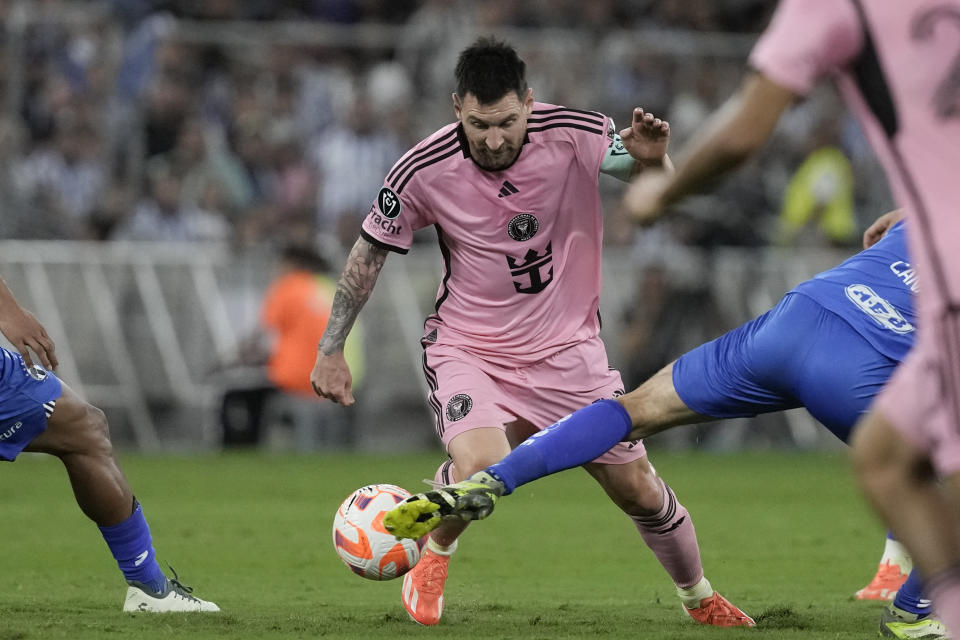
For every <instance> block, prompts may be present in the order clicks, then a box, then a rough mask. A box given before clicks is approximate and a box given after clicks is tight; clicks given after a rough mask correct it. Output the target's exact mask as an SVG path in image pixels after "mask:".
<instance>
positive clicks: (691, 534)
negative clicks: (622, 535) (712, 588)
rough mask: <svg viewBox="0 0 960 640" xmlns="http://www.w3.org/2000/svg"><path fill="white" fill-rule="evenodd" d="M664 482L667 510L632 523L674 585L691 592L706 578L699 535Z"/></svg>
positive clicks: (637, 519)
mask: <svg viewBox="0 0 960 640" xmlns="http://www.w3.org/2000/svg"><path fill="white" fill-rule="evenodd" d="M660 482H661V484H662V485H663V488H664V501H663V508H662V509H660V511H658V512H657V513H655V514H654V515H652V516H645V517H639V516H637V517H633V516H631V520H633V522H634V524H635V525H636V526H637V530H638V531H639V532H640V535H641V536H642V537H643V541H644V542H646V543H647V546H648V547H650V550H651V551H653V554H654V555H655V556H657V560H659V561H660V564H661V565H662V566H663V568H664V569H666V570H667V573H669V574H670V577H671V578H672V579H673V583H674V584H675V585H677V586H678V587H680V588H681V589H687V588H689V587H692V586H694V585H695V584H697V583H698V582H700V580H701V579H702V578H703V564H702V563H701V562H700V547H699V545H698V544H697V532H696V531H695V530H694V528H693V521H692V520H691V519H690V514H689V513H687V510H686V509H685V508H684V506H683V505H682V504H680V503H679V502H678V501H677V497H676V496H675V495H674V494H673V490H672V489H670V487H668V486H667V483H666V482H663V480H660Z"/></svg>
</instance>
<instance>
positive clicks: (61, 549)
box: [0, 452, 883, 640]
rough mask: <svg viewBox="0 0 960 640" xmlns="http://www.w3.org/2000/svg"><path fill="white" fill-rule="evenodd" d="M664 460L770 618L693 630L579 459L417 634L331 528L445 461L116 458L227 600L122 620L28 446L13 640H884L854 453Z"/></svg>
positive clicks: (1, 535) (10, 538)
mask: <svg viewBox="0 0 960 640" xmlns="http://www.w3.org/2000/svg"><path fill="white" fill-rule="evenodd" d="M652 459H653V461H654V463H655V464H656V466H657V469H658V471H659V472H660V473H661V474H662V475H663V476H664V477H665V478H666V479H667V480H668V482H670V484H671V485H672V486H673V487H674V489H675V491H676V493H677V495H678V496H679V497H680V499H681V501H682V502H683V503H684V504H685V505H686V506H687V507H688V509H689V510H690V512H691V513H692V514H693V517H694V522H695V524H696V527H697V532H698V535H699V538H700V545H701V552H702V555H703V561H704V565H705V567H706V572H707V576H708V577H709V578H710V580H711V582H712V583H713V585H714V586H715V587H716V588H717V589H718V590H719V591H721V592H722V593H723V594H724V595H726V596H728V597H729V598H730V599H731V600H732V601H733V602H735V603H736V604H738V605H739V606H740V607H742V608H743V609H744V610H745V611H747V612H748V613H750V614H751V615H753V616H754V617H755V618H756V619H757V621H758V623H759V626H758V628H757V629H752V630H750V629H714V628H705V627H701V626H698V625H695V624H693V623H692V622H690V621H688V620H687V619H686V616H684V615H683V614H682V613H681V611H680V605H679V603H678V600H677V599H676V597H675V596H674V594H673V587H672V584H671V583H670V581H669V579H668V578H667V575H666V573H665V572H664V571H663V569H662V568H661V567H660V566H659V565H658V564H657V563H656V561H655V559H654V558H653V556H652V554H651V553H650V552H649V551H648V550H647V549H646V547H645V546H644V545H643V543H642V541H641V539H640V537H639V536H638V535H637V533H636V531H635V529H634V528H633V525H632V524H631V523H630V522H629V521H628V520H627V519H626V518H625V517H624V516H623V515H622V514H620V512H619V511H618V510H617V509H616V507H614V506H613V504H612V503H611V502H610V501H609V500H607V499H606V497H605V496H604V495H603V493H602V491H601V489H600V488H599V486H597V485H596V484H595V483H594V482H593V481H592V480H591V479H590V478H589V477H588V476H587V475H586V474H585V473H583V472H582V471H579V470H574V471H568V472H566V473H563V474H559V475H556V476H553V477H551V478H547V479H545V480H541V481H538V482H536V483H533V484H530V485H528V486H526V487H522V488H521V489H520V490H518V491H517V493H516V494H515V495H513V496H510V497H507V498H505V499H504V500H503V501H502V502H501V503H500V505H499V506H498V507H497V511H496V513H494V514H493V516H492V517H491V518H490V519H489V520H487V521H484V522H480V523H476V524H474V525H473V526H472V527H471V530H470V531H468V532H467V534H466V535H465V536H464V538H463V540H462V542H461V547H460V551H459V552H458V553H457V556H456V558H455V560H454V562H453V564H452V565H451V571H450V579H449V581H448V583H447V591H446V607H445V612H444V617H443V620H442V621H441V623H440V624H439V625H438V626H437V627H432V628H426V627H419V626H417V625H416V624H414V623H413V622H411V621H410V620H409V619H408V618H407V616H406V614H405V612H404V610H403V608H402V606H401V604H400V594H399V590H400V581H399V580H395V581H392V582H383V583H377V582H371V581H367V580H363V579H362V578H359V577H357V576H355V575H353V574H352V573H351V572H350V571H349V570H347V568H346V567H344V566H343V565H342V564H341V563H340V561H339V559H338V558H337V557H336V555H335V553H334V551H333V546H332V544H331V541H330V526H331V522H332V518H333V514H334V511H335V510H336V507H337V506H338V505H339V503H340V502H341V501H342V500H343V498H344V497H346V495H347V494H348V493H350V492H351V491H352V490H353V489H355V488H357V487H359V486H362V485H364V484H369V483H374V482H390V483H395V484H400V485H402V486H405V487H407V488H408V489H411V490H414V491H416V490H418V489H419V488H420V487H421V486H422V484H421V483H420V479H421V478H424V477H432V476H433V472H434V469H435V468H436V466H437V464H439V462H440V461H441V457H440V455H439V454H433V455H410V456H392V457H385V456H378V457H371V456H355V455H342V456H310V457H307V456H304V457H292V456H266V455H262V456H261V455H252V454H228V455H222V456H197V457H173V458H170V457H140V456H131V455H124V456H122V457H121V463H122V465H123V467H124V469H125V471H126V473H127V475H128V476H129V478H130V480H131V483H132V484H133V486H134V489H135V491H136V492H137V495H138V497H139V498H140V500H141V502H142V503H143V505H144V510H145V513H146V515H147V518H148V520H149V521H150V523H151V527H152V530H153V537H154V543H155V546H156V548H157V553H158V558H159V560H160V562H161V564H164V565H165V564H166V563H170V564H172V565H173V567H174V568H176V569H177V571H178V572H179V573H180V575H181V578H182V579H183V580H184V582H186V583H187V584H192V585H193V586H194V587H195V589H196V594H197V595H199V596H201V597H204V598H208V599H211V600H214V601H216V602H217V603H218V604H219V605H220V606H221V608H222V609H223V612H222V613H220V614H211V615H180V614H169V615H159V616H158V615H144V614H141V615H133V614H124V613H122V612H121V611H120V607H121V602H122V598H123V595H124V592H125V584H124V583H123V581H122V579H121V577H120V574H119V573H118V572H117V570H116V566H115V564H114V561H113V559H112V557H111V556H110V554H109V552H108V550H107V548H106V545H105V544H104V543H103V540H102V538H101V537H100V535H99V533H98V531H97V530H96V528H95V527H94V526H93V525H92V524H91V523H90V522H89V521H87V520H86V519H85V518H84V517H83V516H82V515H81V514H80V512H79V510H78V509H77V508H76V506H75V504H74V502H73V498H72V495H71V493H70V490H69V487H68V484H67V479H66V475H65V473H64V472H63V469H62V468H61V467H60V465H59V462H57V461H56V460H53V459H49V458H44V457H35V456H33V457H30V456H25V457H24V458H23V459H21V460H19V461H18V462H17V463H15V464H13V465H3V466H2V467H0V549H2V551H0V558H2V560H0V640H14V639H16V640H25V639H38V640H39V639H43V640H46V639H48V638H71V639H76V638H97V639H103V638H106V639H109V638H128V637H152V638H172V637H179V638H190V639H191V640H194V639H199V638H258V639H259V638H264V639H273V638H277V639H280V638H316V637H323V638H361V639H365V638H399V637H403V638H431V639H440V638H456V639H458V640H460V639H463V638H524V639H525V640H534V639H537V638H544V639H547V638H549V639H551V640H553V639H556V638H667V639H671V640H672V639H681V640H682V639H685V638H752V639H761V638H763V639H767V638H769V639H773V638H776V639H789V638H803V639H804V640H812V639H815V638H837V639H842V638H867V637H874V636H875V634H876V629H877V623H878V620H879V615H880V610H881V605H879V604H877V603H866V602H858V601H855V600H853V599H852V594H853V592H854V591H855V590H856V589H858V588H859V587H861V586H863V585H864V584H865V583H866V582H867V581H868V580H869V578H870V577H872V575H873V571H874V570H875V568H876V562H877V560H878V559H879V555H880V552H881V550H882V547H883V539H882V537H883V529H882V527H881V526H880V525H879V523H878V522H877V521H876V520H875V518H874V517H873V516H872V514H871V513H869V512H868V510H867V508H866V506H865V505H864V503H863V501H862V499H861V498H860V496H859V495H858V493H857V491H856V488H855V487H854V485H853V482H852V479H851V473H850V470H849V466H848V464H847V460H846V457H845V455H844V454H843V453H829V454H822V453H821V454H806V453H805V454H789V453H776V452H763V453H760V452H758V453H749V454H727V455H707V454H698V453H690V454H673V453H661V454H658V453H656V452H655V453H654V454H653V455H652Z"/></svg>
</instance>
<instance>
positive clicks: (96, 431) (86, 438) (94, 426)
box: [80, 404, 113, 456]
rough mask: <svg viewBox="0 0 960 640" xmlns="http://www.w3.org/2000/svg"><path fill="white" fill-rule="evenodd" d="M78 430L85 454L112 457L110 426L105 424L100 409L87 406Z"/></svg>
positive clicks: (105, 418) (104, 416) (105, 420)
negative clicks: (79, 430)
mask: <svg viewBox="0 0 960 640" xmlns="http://www.w3.org/2000/svg"><path fill="white" fill-rule="evenodd" d="M80 429H81V438H82V440H83V444H84V445H85V446H84V449H85V451H84V452H85V453H89V454H96V455H101V456H112V455H113V443H112V442H111V441H110V425H109V424H107V416H106V415H104V413H103V411H102V410H101V409H99V408H98V407H95V406H93V405H90V404H88V405H87V407H86V411H85V416H84V420H83V423H82V425H81V427H80Z"/></svg>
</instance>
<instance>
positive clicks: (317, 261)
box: [280, 242, 330, 273]
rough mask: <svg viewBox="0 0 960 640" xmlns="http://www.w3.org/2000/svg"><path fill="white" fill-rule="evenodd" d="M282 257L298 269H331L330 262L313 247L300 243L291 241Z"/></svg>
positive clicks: (321, 271) (317, 271)
mask: <svg viewBox="0 0 960 640" xmlns="http://www.w3.org/2000/svg"><path fill="white" fill-rule="evenodd" d="M280 259H281V260H283V261H284V262H286V263H288V264H290V265H292V266H293V267H295V268H297V269H303V270H305V271H313V272H316V273H326V272H328V271H330V263H329V262H327V260H326V258H324V257H323V256H322V255H320V253H319V252H318V251H317V250H316V249H314V248H313V247H309V246H305V245H302V244H299V243H293V242H291V243H289V244H287V245H286V246H284V247H283V249H282V251H281V253H280Z"/></svg>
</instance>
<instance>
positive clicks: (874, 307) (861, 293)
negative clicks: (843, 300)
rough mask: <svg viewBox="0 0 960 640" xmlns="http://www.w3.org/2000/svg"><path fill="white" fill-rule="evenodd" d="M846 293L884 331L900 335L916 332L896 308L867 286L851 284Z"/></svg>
mask: <svg viewBox="0 0 960 640" xmlns="http://www.w3.org/2000/svg"><path fill="white" fill-rule="evenodd" d="M846 292H847V298H849V299H850V301H851V302H853V303H854V304H855V305H857V307H859V308H860V310H861V311H863V312H864V313H865V314H867V315H868V316H870V317H871V318H873V319H874V320H875V321H876V322H877V324H879V325H880V326H881V327H883V328H884V329H889V330H890V331H893V332H894V333H899V334H904V333H910V332H911V331H913V330H914V327H913V325H912V324H910V323H909V322H907V320H906V319H905V318H904V317H903V316H902V315H900V312H899V311H897V309H896V307H894V306H893V305H892V304H890V303H889V302H887V301H886V300H884V299H883V298H882V297H880V296H879V295H877V292H876V291H874V290H873V289H871V288H870V287H868V286H867V285H865V284H851V285H849V286H848V287H847V288H846Z"/></svg>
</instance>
